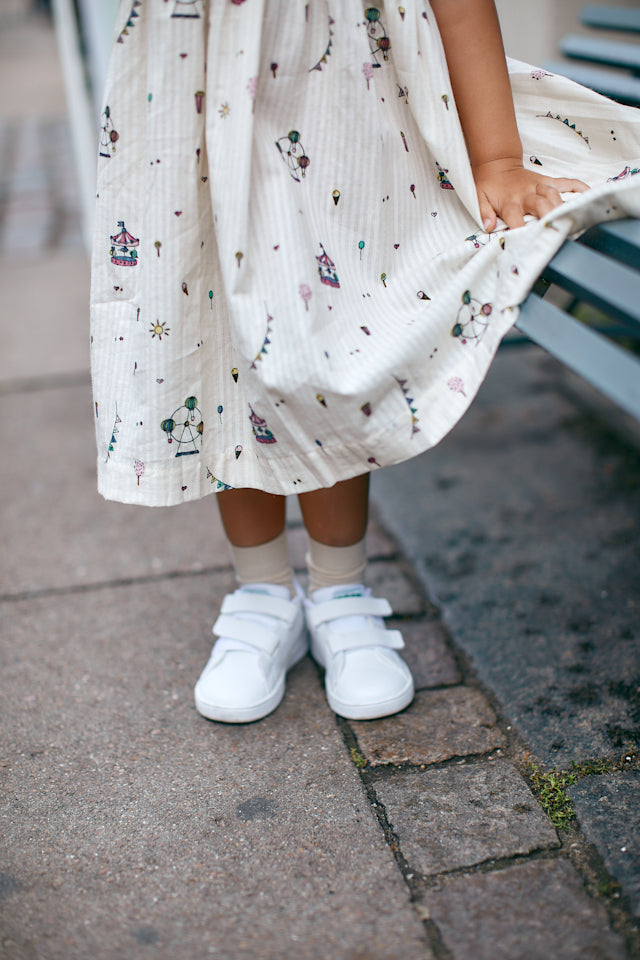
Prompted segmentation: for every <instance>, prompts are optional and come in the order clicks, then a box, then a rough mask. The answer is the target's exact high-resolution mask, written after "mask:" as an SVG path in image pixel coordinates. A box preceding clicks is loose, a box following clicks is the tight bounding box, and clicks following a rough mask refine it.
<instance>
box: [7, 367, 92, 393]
mask: <svg viewBox="0 0 640 960" xmlns="http://www.w3.org/2000/svg"><path fill="white" fill-rule="evenodd" d="M90 385H91V374H90V373H89V371H88V370H83V371H82V372H80V371H78V372H77V373H59V374H58V373H52V374H49V375H47V376H43V377H20V378H19V379H16V380H5V381H3V382H1V383H0V397H5V396H9V395H10V394H15V393H38V392H40V391H42V390H62V389H65V388H69V387H88V386H90Z"/></svg>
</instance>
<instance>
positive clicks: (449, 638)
mask: <svg viewBox="0 0 640 960" xmlns="http://www.w3.org/2000/svg"><path fill="white" fill-rule="evenodd" d="M376 521H377V523H378V525H379V526H380V528H381V529H382V531H383V532H384V533H385V535H386V536H387V537H388V538H389V539H390V540H391V542H392V543H393V544H394V545H395V546H396V551H395V553H394V556H397V558H398V559H397V561H396V563H397V565H398V566H400V567H401V568H402V569H404V570H405V571H406V572H407V573H408V575H409V579H410V582H411V583H412V585H413V586H414V589H416V590H417V592H418V595H419V597H420V598H421V600H422V602H423V605H424V607H425V609H426V610H429V609H431V610H432V611H435V617H433V616H432V618H433V619H438V620H439V621H440V623H441V625H442V627H443V634H444V642H445V645H446V647H447V648H448V649H449V651H450V652H451V654H452V655H453V657H454V661H455V664H456V666H457V668H458V670H459V673H460V678H461V679H460V682H459V683H458V684H455V686H459V687H467V688H468V689H475V690H477V691H479V692H480V693H481V694H482V695H483V696H484V697H485V698H486V700H487V701H488V703H489V705H490V706H491V708H492V710H493V711H494V713H495V716H496V726H497V727H498V728H499V729H500V730H501V731H502V733H503V734H504V736H505V740H506V744H505V746H504V747H501V748H500V747H498V748H496V749H495V750H493V751H491V752H489V753H486V754H474V755H470V756H469V757H464V758H459V757H453V758H448V759H447V760H443V761H439V762H436V763H431V764H415V763H403V764H384V765H381V766H378V767H375V768H371V767H370V766H369V763H368V761H367V758H366V756H365V755H364V754H363V753H362V752H361V750H360V748H359V744H358V740H357V737H356V735H355V733H354V732H353V730H352V728H351V726H350V725H349V722H348V721H347V720H345V719H343V718H341V717H338V716H336V722H337V724H338V728H339V729H340V731H341V733H342V737H343V739H344V742H345V746H346V748H347V752H348V754H349V756H350V759H351V762H352V763H353V765H354V766H355V768H356V770H357V773H358V776H359V777H360V781H361V783H362V786H363V789H364V791H365V795H366V797H367V800H368V801H369V804H370V806H371V809H372V812H373V813H374V815H375V816H376V818H377V820H378V823H379V825H380V828H381V830H382V832H383V836H384V838H385V840H386V842H387V844H388V846H389V848H390V850H391V853H392V855H393V857H394V859H395V861H396V864H397V866H398V869H399V870H400V873H401V875H402V877H403V880H404V881H405V883H406V885H407V887H408V889H409V894H410V901H411V902H413V903H415V904H416V907H419V905H420V902H421V901H422V899H423V895H424V892H425V891H426V890H427V889H431V888H432V887H434V886H436V885H438V884H442V883H443V882H445V881H446V880H448V879H450V878H451V877H453V876H456V875H468V876H472V875H474V874H478V873H493V872H497V871H500V870H503V869H507V868H508V867H510V866H513V865H514V864H518V863H527V862H530V861H535V860H548V861H552V860H560V861H565V862H569V863H570V864H571V866H572V867H573V868H574V869H575V870H576V872H577V874H578V876H579V877H580V878H581V880H582V882H583V883H584V886H585V890H586V892H587V895H588V896H589V899H590V900H592V901H594V902H595V903H600V904H601V905H602V906H603V907H604V909H605V911H606V913H607V917H608V920H609V923H610V926H611V929H612V930H613V931H615V932H617V933H618V934H620V935H621V936H622V937H623V938H624V941H625V947H626V949H627V952H628V954H629V958H639V960H640V928H639V925H638V923H637V921H636V919H635V917H634V915H633V913H632V911H631V905H630V902H629V899H628V897H626V896H625V895H624V893H623V891H622V889H621V887H620V884H619V883H618V881H617V880H616V878H615V877H614V876H613V875H612V874H611V873H610V872H609V871H608V870H607V868H606V866H605V863H604V859H603V857H602V855H601V854H600V852H599V850H598V849H597V847H596V846H595V845H594V844H593V843H591V842H590V841H589V840H587V838H586V836H585V835H584V833H583V831H582V827H581V825H580V823H579V821H577V820H573V821H571V822H570V823H568V824H566V825H565V826H563V827H559V828H558V827H555V826H554V824H553V822H552V820H551V818H550V817H549V814H548V812H547V811H546V810H545V811H544V812H545V816H546V817H547V819H548V820H549V822H550V823H551V825H552V826H554V829H555V830H556V835H557V837H558V842H557V845H554V846H553V847H545V848H540V849H538V850H533V851H530V852H528V853H526V854H512V855H510V856H507V857H501V858H495V859H489V860H486V861H483V862H482V863H480V864H474V865H473V866H471V867H460V868H455V869H453V870H451V871H441V872H440V873H438V874H436V875H434V876H433V877H424V876H422V875H420V874H417V873H415V871H412V870H411V868H410V867H409V864H408V862H407V861H406V859H405V857H404V855H403V853H402V850H401V847H400V843H399V840H398V838H397V836H396V835H395V833H394V832H393V830H392V829H391V827H390V826H389V822H388V820H387V816H386V809H385V807H384V804H382V803H381V802H380V801H379V800H378V798H377V795H376V792H375V789H374V787H373V782H374V781H375V780H390V779H393V778H394V777H395V776H400V775H401V774H406V773H408V772H415V774H416V775H417V776H419V775H420V774H423V773H424V772H425V771H426V770H427V769H429V770H433V769H437V768H443V767H447V766H456V765H460V764H465V765H467V764H468V765H474V766H482V765H486V764H487V763H491V762H492V761H493V760H494V759H497V758H500V759H504V760H506V761H507V762H509V763H511V764H512V765H513V766H514V767H515V769H516V770H517V771H518V772H519V774H520V775H521V776H522V778H523V779H524V781H525V782H526V784H527V786H528V787H529V789H530V790H531V792H532V794H533V796H534V797H535V798H536V801H537V802H538V803H540V799H539V796H538V793H537V792H536V791H535V790H534V789H533V786H532V783H531V775H530V774H531V764H532V763H536V762H538V760H537V758H535V757H534V756H533V754H532V753H531V751H530V749H529V747H528V746H527V744H526V743H525V741H524V740H523V738H522V736H521V735H520V733H519V731H518V730H517V728H516V726H515V725H514V724H513V723H511V722H509V718H508V717H507V716H506V715H505V713H504V711H503V709H502V708H501V705H500V703H499V701H498V699H497V697H496V695H495V694H494V693H493V691H492V690H491V689H490V688H487V687H485V685H484V684H483V683H482V681H480V679H479V678H478V676H477V674H476V671H475V669H474V668H473V666H472V663H471V660H470V657H469V655H468V654H466V653H465V651H463V650H462V649H461V648H460V647H459V646H458V644H457V643H456V642H455V639H454V635H453V633H452V630H451V628H450V626H449V624H448V623H447V620H446V617H445V615H444V614H445V611H444V610H443V605H442V603H440V602H439V601H438V598H437V595H432V592H431V590H429V589H428V588H425V585H424V582H421V581H420V578H419V577H418V576H417V574H416V571H415V570H414V569H413V568H412V567H411V566H410V565H409V563H408V560H407V559H406V558H405V555H404V553H403V551H402V550H401V548H400V546H399V544H398V541H397V538H396V537H395V536H394V535H393V532H392V531H391V530H389V529H388V527H387V526H386V524H384V523H383V522H382V521H381V520H380V518H379V517H378V516H377V515H376ZM403 619H404V618H403ZM441 688H442V689H450V686H447V685H442V687H441ZM428 689H431V688H428ZM630 753H631V751H630V750H625V751H624V752H623V756H624V754H630ZM363 761H364V762H363ZM583 762H584V763H587V762H588V763H597V762H599V761H598V760H597V758H589V760H588V761H583ZM600 762H602V763H603V764H606V765H607V766H608V765H609V764H611V763H614V762H615V761H614V760H613V758H611V757H608V758H605V759H604V760H602V761H600ZM618 763H619V764H620V768H624V769H636V768H637V767H640V759H639V758H638V755H637V754H635V755H633V756H632V760H631V761H630V762H625V761H624V759H623V758H620V757H619V758H618ZM538 765H539V766H541V765H540V763H538ZM542 767H543V765H542ZM605 772H606V771H604V770H603V772H602V774H598V773H594V774H593V775H594V776H597V775H604V773H605ZM541 806H542V805H541ZM543 809H544V807H543ZM418 914H419V916H420V911H418ZM420 920H421V922H422V923H423V926H424V928H425V933H426V935H427V939H428V941H429V945H430V947H431V949H432V951H433V953H434V955H435V957H436V958H437V960H451V958H452V954H451V953H450V951H449V950H448V948H447V947H446V945H445V944H444V943H443V941H442V937H441V935H440V932H439V930H438V928H437V926H436V925H435V924H434V923H433V921H432V920H431V919H430V918H429V917H428V916H420Z"/></svg>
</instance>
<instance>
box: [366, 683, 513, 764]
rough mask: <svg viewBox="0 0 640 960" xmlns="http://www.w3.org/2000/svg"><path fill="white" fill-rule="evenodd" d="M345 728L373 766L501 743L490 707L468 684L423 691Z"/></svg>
mask: <svg viewBox="0 0 640 960" xmlns="http://www.w3.org/2000/svg"><path fill="white" fill-rule="evenodd" d="M350 726H351V728H352V730H353V732H354V733H355V735H356V737H357V739H358V746H359V748H360V750H361V752H362V753H363V754H364V756H365V757H366V758H367V760H368V761H369V764H370V765H371V766H372V767H376V766H380V765H382V764H387V763H416V764H421V763H424V764H430V763H438V762H440V761H442V760H450V759H451V758H452V757H464V756H470V755H472V754H479V753H488V752H489V751H491V750H494V749H496V748H497V747H501V746H503V745H504V743H505V738H504V735H503V734H502V733H501V732H500V730H499V728H498V726H497V721H496V716H495V714H494V712H493V710H492V709H491V707H490V706H489V704H488V703H487V701H486V699H485V698H484V697H483V695H482V694H481V693H480V692H479V691H477V690H473V689H471V688H470V687H450V688H448V689H446V690H424V691H422V692H420V693H417V694H416V697H415V699H414V701H413V703H412V704H411V705H410V706H409V707H407V709H406V710H403V712H402V713H398V714H396V715H395V716H393V717H384V718H382V719H381V720H357V721H351V723H350Z"/></svg>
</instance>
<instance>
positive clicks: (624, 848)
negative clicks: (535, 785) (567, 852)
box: [567, 770, 640, 917]
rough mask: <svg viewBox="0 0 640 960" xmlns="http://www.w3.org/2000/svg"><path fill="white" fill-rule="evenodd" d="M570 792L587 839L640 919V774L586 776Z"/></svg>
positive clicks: (627, 772)
mask: <svg viewBox="0 0 640 960" xmlns="http://www.w3.org/2000/svg"><path fill="white" fill-rule="evenodd" d="M567 792H568V794H569V796H570V797H571V799H572V801H573V803H574V805H575V808H576V812H577V815H578V820H579V821H580V826H581V827H582V829H583V830H584V833H585V836H586V837H587V839H588V840H590V841H591V842H592V843H594V844H595V845H596V847H597V848H598V850H599V851H600V853H601V854H602V856H603V859H604V863H605V866H606V868H607V870H608V871H609V873H611V874H612V875H613V876H614V877H615V878H616V880H618V882H619V883H620V884H621V885H622V888H623V890H624V892H625V894H626V895H627V897H628V898H629V901H630V905H631V909H632V911H633V913H634V914H635V915H636V916H637V917H640V771H637V770H633V771H631V770H630V771H626V772H624V773H612V774H608V775H602V776H594V777H585V778H584V779H583V780H580V781H579V782H578V783H576V784H574V785H573V786H572V787H569V789H568V791H567Z"/></svg>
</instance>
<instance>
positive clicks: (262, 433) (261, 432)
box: [249, 404, 277, 443]
mask: <svg viewBox="0 0 640 960" xmlns="http://www.w3.org/2000/svg"><path fill="white" fill-rule="evenodd" d="M249 410H251V414H250V416H249V420H250V422H251V429H252V430H253V435H254V437H255V438H256V440H257V441H258V443H277V440H276V438H275V437H274V435H273V434H272V433H271V430H269V429H268V428H267V421H266V420H263V419H262V417H259V416H258V414H257V413H256V412H255V410H254V409H253V407H252V406H251V404H249Z"/></svg>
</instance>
